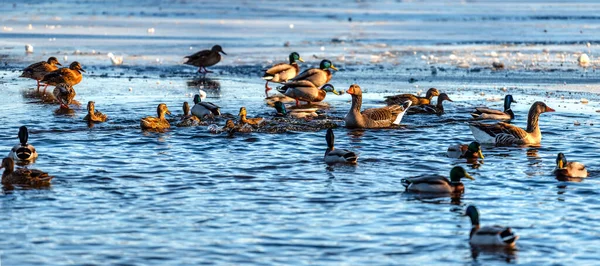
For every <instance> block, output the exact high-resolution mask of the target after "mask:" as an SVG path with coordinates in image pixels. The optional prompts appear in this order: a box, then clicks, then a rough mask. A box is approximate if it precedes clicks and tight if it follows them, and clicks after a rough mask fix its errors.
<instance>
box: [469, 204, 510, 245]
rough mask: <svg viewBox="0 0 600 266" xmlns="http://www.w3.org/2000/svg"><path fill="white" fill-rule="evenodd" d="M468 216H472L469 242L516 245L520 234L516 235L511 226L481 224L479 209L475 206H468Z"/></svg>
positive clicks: (472, 243)
mask: <svg viewBox="0 0 600 266" xmlns="http://www.w3.org/2000/svg"><path fill="white" fill-rule="evenodd" d="M465 215H466V216H469V218H471V225H472V228H471V233H470V234H469V243H470V244H471V245H475V246H499V247H514V246H515V244H516V242H517V239H519V236H517V235H515V234H514V233H513V232H512V230H511V229H510V227H505V226H498V225H494V226H484V227H480V226H479V211H478V210H477V208H476V207H475V206H469V207H467V210H466V213H465Z"/></svg>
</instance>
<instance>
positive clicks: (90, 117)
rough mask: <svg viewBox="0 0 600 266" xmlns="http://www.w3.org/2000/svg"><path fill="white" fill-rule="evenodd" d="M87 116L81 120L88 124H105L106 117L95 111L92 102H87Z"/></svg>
mask: <svg viewBox="0 0 600 266" xmlns="http://www.w3.org/2000/svg"><path fill="white" fill-rule="evenodd" d="M87 111H88V113H87V115H86V116H85V117H84V118H83V120H85V121H88V122H97V123H102V122H106V118H107V116H106V115H105V114H103V113H101V112H100V111H98V110H96V103H95V102H93V101H89V102H88V104H87Z"/></svg>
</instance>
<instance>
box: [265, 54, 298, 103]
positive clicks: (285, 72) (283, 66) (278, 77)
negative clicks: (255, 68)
mask: <svg viewBox="0 0 600 266" xmlns="http://www.w3.org/2000/svg"><path fill="white" fill-rule="evenodd" d="M296 61H300V62H304V60H302V58H301V57H300V54H298V53H296V52H293V53H291V54H290V63H289V64H287V63H279V64H276V65H274V66H272V67H271V68H269V69H267V71H265V74H264V75H263V77H262V78H263V79H264V80H266V81H267V83H265V96H266V97H269V94H268V93H267V92H268V91H270V90H271V88H270V87H269V82H287V81H288V80H289V79H291V78H293V77H295V76H296V75H298V73H299V72H300V67H299V66H298V63H296Z"/></svg>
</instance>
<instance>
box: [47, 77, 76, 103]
mask: <svg viewBox="0 0 600 266" xmlns="http://www.w3.org/2000/svg"><path fill="white" fill-rule="evenodd" d="M52 95H54V98H56V100H57V101H58V103H59V104H60V108H69V104H71V102H72V101H73V99H74V98H75V96H76V95H77V93H75V89H73V86H71V85H69V84H66V83H59V84H57V85H56V87H54V91H53V92H52Z"/></svg>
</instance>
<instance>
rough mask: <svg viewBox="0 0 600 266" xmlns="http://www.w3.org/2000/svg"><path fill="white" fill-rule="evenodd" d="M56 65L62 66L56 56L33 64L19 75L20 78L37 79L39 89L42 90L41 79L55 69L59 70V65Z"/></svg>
mask: <svg viewBox="0 0 600 266" xmlns="http://www.w3.org/2000/svg"><path fill="white" fill-rule="evenodd" d="M56 65H59V66H62V65H61V64H60V63H59V62H58V59H56V57H54V56H53V57H50V58H48V61H41V62H37V63H35V64H31V65H29V66H28V67H26V68H25V69H23V74H21V76H19V77H20V78H30V79H35V81H37V89H38V91H39V90H40V80H42V79H43V78H44V76H45V75H46V74H48V73H50V72H52V71H54V70H57V69H58V67H57V66H56Z"/></svg>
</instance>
